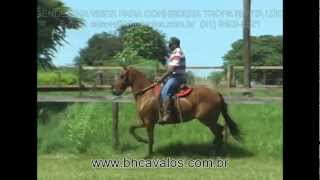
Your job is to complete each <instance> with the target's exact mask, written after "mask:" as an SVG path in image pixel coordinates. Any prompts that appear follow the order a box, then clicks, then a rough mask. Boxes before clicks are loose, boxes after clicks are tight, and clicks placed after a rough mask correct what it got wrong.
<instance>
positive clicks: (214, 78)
mask: <svg viewBox="0 0 320 180" xmlns="http://www.w3.org/2000/svg"><path fill="white" fill-rule="evenodd" d="M223 77H224V72H212V73H211V74H210V75H209V77H208V79H209V80H210V81H211V82H212V83H213V84H214V85H219V83H220V81H221V80H222V79H223Z"/></svg>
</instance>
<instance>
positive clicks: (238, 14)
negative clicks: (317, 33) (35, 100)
mask: <svg viewBox="0 0 320 180" xmlns="http://www.w3.org/2000/svg"><path fill="white" fill-rule="evenodd" d="M62 1H63V2H64V3H65V4H66V5H67V6H69V7H70V8H71V9H72V11H73V14H74V15H76V16H80V17H82V18H83V19H84V21H85V24H86V25H85V26H84V27H83V28H81V29H79V30H68V31H67V33H66V41H67V42H68V44H64V45H63V46H61V47H58V52H57V53H56V56H55V58H54V60H53V63H54V64H56V65H68V64H72V63H73V59H74V58H75V57H76V56H77V55H78V54H79V50H80V49H81V48H84V47H86V46H87V41H88V39H89V38H90V37H91V36H92V35H94V34H96V33H101V32H109V33H115V32H116V29H117V28H118V27H119V26H120V25H121V24H122V23H129V22H142V23H145V24H149V25H151V26H152V27H154V28H155V29H157V30H159V31H160V32H162V33H164V34H165V35H166V39H169V38H170V37H172V36H175V37H178V38H179V39H180V41H181V48H182V49H183V51H184V53H185V55H186V62H187V66H220V65H222V64H223V58H222V57H223V56H224V55H225V54H226V53H227V52H228V51H229V50H230V49H231V44H232V43H233V42H234V41H236V40H238V39H240V38H242V25H241V24H242V20H243V19H242V9H243V0H224V1H221V0H196V1H181V0H180V1H179V0H170V1H169V0H153V1H150V0H135V1H129V0H117V1H109V2H106V1H101V0H100V1H99V0H90V1H79V0H62ZM251 2H252V5H251V9H252V15H251V35H252V36H259V35H267V34H268V35H282V30H283V28H282V24H283V23H282V1H281V0H268V1H265V0H253V1H251ZM195 73H196V74H199V75H201V74H202V75H203V74H207V73H208V72H207V71H205V70H200V71H199V70H198V71H195Z"/></svg>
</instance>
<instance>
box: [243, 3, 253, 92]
mask: <svg viewBox="0 0 320 180" xmlns="http://www.w3.org/2000/svg"><path fill="white" fill-rule="evenodd" d="M243 8H244V11H243V12H244V13H243V60H244V66H245V67H244V86H245V87H246V88H250V87H251V84H250V82H251V44H250V11H251V0H243Z"/></svg>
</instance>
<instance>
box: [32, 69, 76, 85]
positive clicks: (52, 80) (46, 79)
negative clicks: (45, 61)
mask: <svg viewBox="0 0 320 180" xmlns="http://www.w3.org/2000/svg"><path fill="white" fill-rule="evenodd" d="M37 83H38V85H75V84H78V77H77V75H76V74H75V73H73V72H62V71H50V72H38V76H37Z"/></svg>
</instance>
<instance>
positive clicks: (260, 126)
mask: <svg viewBox="0 0 320 180" xmlns="http://www.w3.org/2000/svg"><path fill="white" fill-rule="evenodd" d="M42 106H43V108H47V109H48V112H50V109H52V107H50V106H48V105H47V106H45V104H42ZM55 106H58V107H59V106H61V108H56V109H55V110H54V109H52V110H51V112H50V113H51V114H50V115H49V120H48V122H47V123H46V124H45V125H43V124H42V123H41V122H42V120H43V118H46V117H48V116H40V117H39V119H38V122H39V125H38V154H39V156H38V177H39V179H115V178H116V179H141V178H146V179H151V178H152V179H170V178H171V177H172V179H184V180H185V179H195V178H196V179H240V180H241V179H281V177H282V169H281V167H282V161H281V159H282V106H281V104H276V103H274V104H267V105H238V104H237V105H236V104H235V105H232V104H231V105H229V112H230V114H231V116H232V117H233V118H234V120H235V121H236V122H237V123H238V124H239V126H240V129H241V130H242V132H243V135H244V136H243V137H244V142H243V144H238V143H235V142H234V141H233V140H232V139H231V138H230V139H229V142H228V145H227V146H226V150H227V152H228V155H227V158H228V159H230V167H229V168H225V169H92V168H91V166H90V162H91V161H90V160H91V159H96V158H97V159H108V158H109V159H110V158H113V159H116V158H122V157H124V156H126V157H134V158H142V157H143V156H144V155H145V153H146V150H147V146H146V145H145V144H140V143H138V142H136V141H135V139H134V138H133V137H132V136H131V135H130V134H129V131H128V127H129V126H130V125H131V124H134V123H135V122H136V121H137V117H136V115H135V106H134V104H120V118H119V121H120V122H119V129H120V144H121V145H120V148H119V150H118V151H113V150H112V148H111V124H112V116H111V104H110V103H75V104H71V105H69V106H65V105H63V103H60V105H58V104H56V105H55ZM222 120H223V119H222V118H221V119H220V120H219V121H220V122H222ZM138 133H139V135H141V136H143V137H146V133H145V130H144V129H140V130H138ZM212 139H213V135H212V134H211V133H210V131H209V130H208V129H207V128H206V127H205V126H203V125H202V124H200V123H199V122H196V121H192V122H190V123H184V124H179V125H169V126H158V127H156V129H155V145H154V151H155V157H154V158H166V157H172V158H182V159H190V158H212V155H211V150H212V147H211V142H212Z"/></svg>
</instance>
